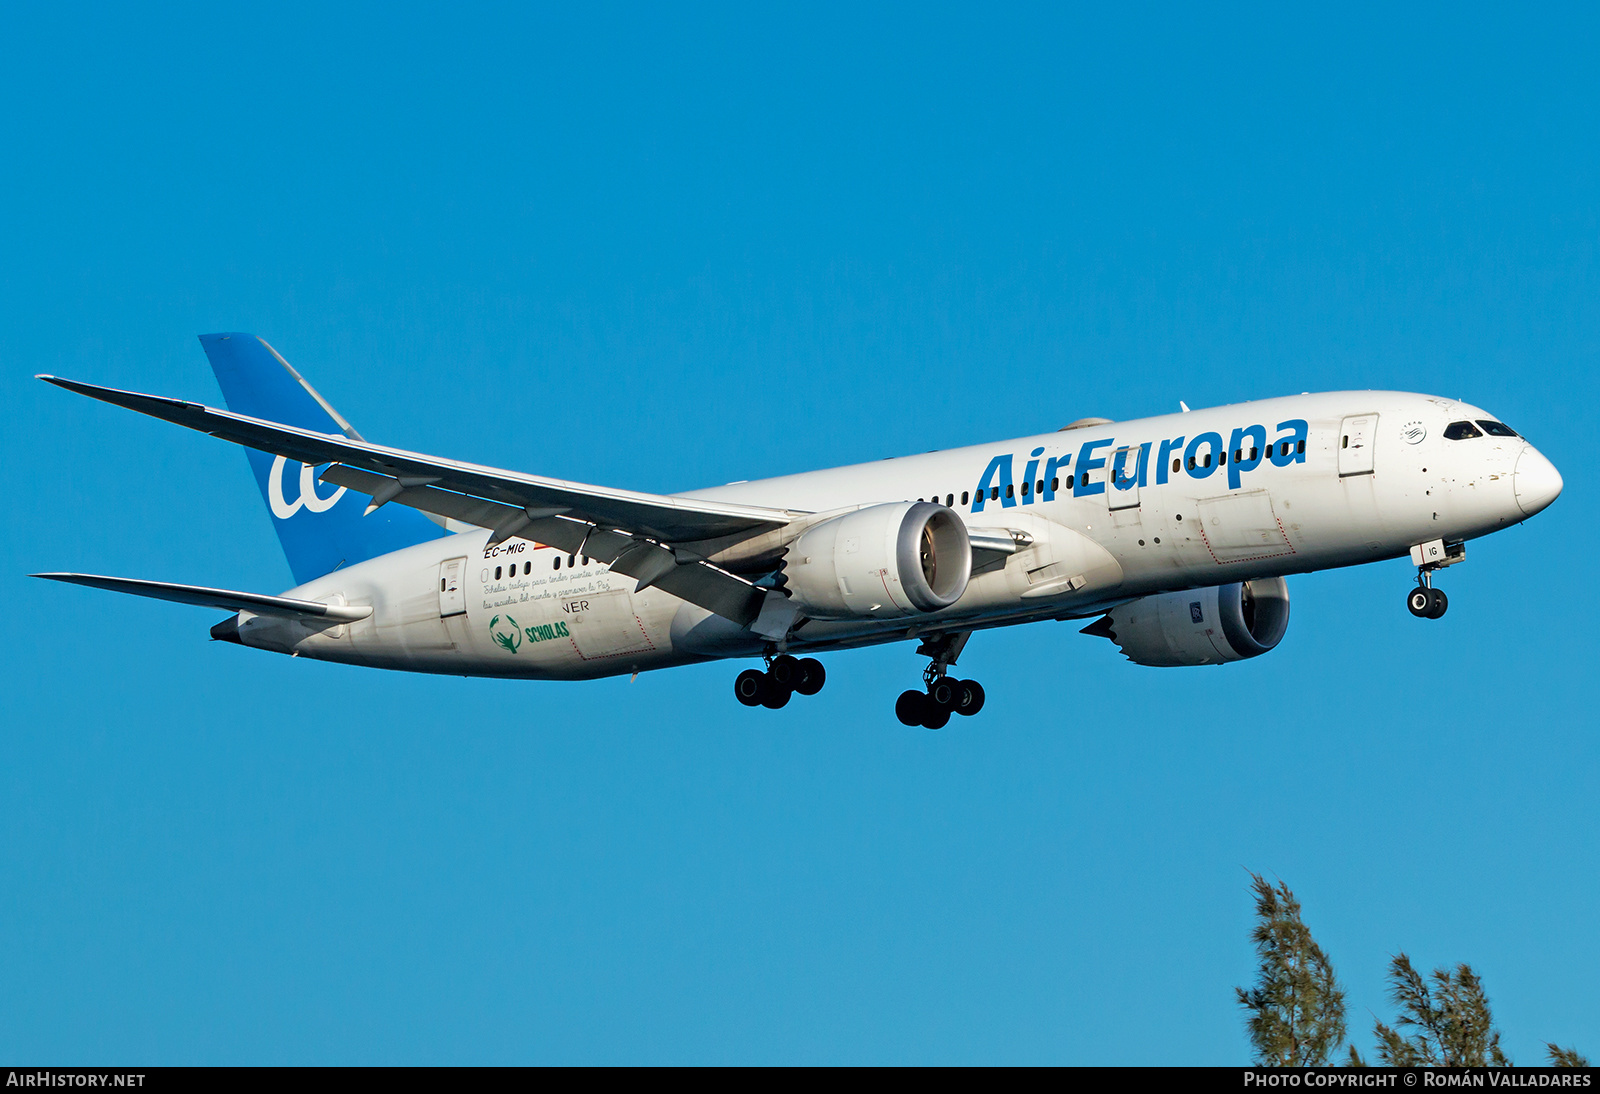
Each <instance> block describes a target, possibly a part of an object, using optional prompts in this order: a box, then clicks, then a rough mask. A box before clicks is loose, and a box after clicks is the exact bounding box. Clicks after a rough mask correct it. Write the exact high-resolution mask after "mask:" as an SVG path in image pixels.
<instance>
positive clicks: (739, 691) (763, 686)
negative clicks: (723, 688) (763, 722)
mask: <svg viewBox="0 0 1600 1094" xmlns="http://www.w3.org/2000/svg"><path fill="white" fill-rule="evenodd" d="M766 690H767V674H766V673H764V672H762V671H761V670H760V669H745V670H744V671H743V672H741V673H740V674H739V675H738V676H736V677H734V679H733V694H734V696H735V697H736V698H737V699H738V700H739V702H741V703H743V704H744V705H745V706H747V707H758V706H760V705H761V698H762V696H763V695H764V694H765V693H766Z"/></svg>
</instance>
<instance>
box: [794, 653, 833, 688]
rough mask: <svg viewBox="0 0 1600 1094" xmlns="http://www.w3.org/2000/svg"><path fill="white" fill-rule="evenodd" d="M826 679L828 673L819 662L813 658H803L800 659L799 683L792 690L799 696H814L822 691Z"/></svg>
mask: <svg viewBox="0 0 1600 1094" xmlns="http://www.w3.org/2000/svg"><path fill="white" fill-rule="evenodd" d="M827 679H828V673H827V670H826V669H824V668H823V667H822V662H821V661H818V660H817V659H816V658H815V657H803V658H801V659H800V682H799V683H797V684H795V686H794V690H796V691H798V692H799V693H800V694H801V695H815V694H816V693H817V692H819V691H821V690H822V685H823V684H824V683H825V682H827Z"/></svg>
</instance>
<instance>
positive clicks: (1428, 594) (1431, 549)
mask: <svg viewBox="0 0 1600 1094" xmlns="http://www.w3.org/2000/svg"><path fill="white" fill-rule="evenodd" d="M1466 557H1467V548H1466V545H1465V544H1462V543H1446V542H1445V541H1444V540H1442V539H1436V540H1433V541H1432V542H1429V543H1419V544H1417V546H1415V547H1413V548H1411V561H1412V562H1415V563H1416V564H1417V587H1416V588H1415V589H1412V590H1411V591H1410V592H1409V593H1407V594H1406V609H1407V610H1408V611H1409V612H1410V613H1411V614H1412V615H1414V616H1416V617H1417V618H1418V619H1438V618H1439V617H1440V616H1442V615H1444V613H1445V611H1446V610H1447V609H1448V608H1449V607H1450V598H1449V597H1447V596H1445V595H1444V590H1443V589H1435V588H1434V587H1433V572H1434V571H1435V570H1442V569H1444V568H1445V567H1446V566H1454V565H1455V564H1456V563H1458V562H1462V561H1465V560H1466Z"/></svg>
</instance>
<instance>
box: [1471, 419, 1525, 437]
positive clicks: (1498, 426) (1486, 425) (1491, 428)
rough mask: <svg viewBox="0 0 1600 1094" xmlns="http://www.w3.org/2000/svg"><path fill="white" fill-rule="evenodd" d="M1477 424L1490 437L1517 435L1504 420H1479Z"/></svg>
mask: <svg viewBox="0 0 1600 1094" xmlns="http://www.w3.org/2000/svg"><path fill="white" fill-rule="evenodd" d="M1478 424H1479V425H1481V426H1483V431H1484V432H1485V433H1487V434H1489V436H1491V437H1515V436H1516V435H1517V431H1516V430H1515V429H1512V428H1511V427H1510V426H1508V425H1506V423H1505V422H1484V421H1480V422H1479V423H1478Z"/></svg>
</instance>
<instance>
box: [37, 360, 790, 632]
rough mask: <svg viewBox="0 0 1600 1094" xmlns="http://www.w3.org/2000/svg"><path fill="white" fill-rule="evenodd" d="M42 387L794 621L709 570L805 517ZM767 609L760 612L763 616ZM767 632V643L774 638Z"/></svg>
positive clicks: (747, 587)
mask: <svg viewBox="0 0 1600 1094" xmlns="http://www.w3.org/2000/svg"><path fill="white" fill-rule="evenodd" d="M39 379H41V380H44V381H45V382H46V383H50V384H54V385H55V386H57V387H60V388H65V389H66V390H68V391H74V392H77V393H78V394H80V395H87V396H89V397H90V398H93V399H99V400H101V401H102V402H107V403H111V404H113V405H116V406H120V407H125V408H127V409H129V410H135V411H138V412H139V413H141V414H148V415H150V416H151V417H153V418H160V419H162V420H163V421H168V422H173V423H175V424H177V425H181V426H185V427H186V428H189V429H194V430H197V431H199V432H201V433H208V434H210V435H211V436H213V437H220V438H222V439H223V440H225V441H231V442H233V443H234V444H239V445H244V446H246V447H248V448H255V449H259V450H260V451H263V452H271V453H273V454H274V455H279V456H283V457H285V458H287V459H292V460H298V461H300V462H301V463H304V464H307V465H311V466H314V465H317V464H335V465H338V466H334V467H330V468H329V469H328V470H327V471H326V472H324V473H323V475H322V478H323V479H324V480H325V481H327V482H331V483H335V484H337V485H340V486H346V487H349V488H350V489H352V490H357V491H360V492H362V493H365V494H369V495H370V496H371V497H372V499H373V507H377V506H379V505H384V504H387V503H388V502H391V501H397V502H399V503H400V504H402V505H408V506H411V507H413V508H416V509H421V510H423V511H425V512H429V513H434V514H436V515H439V516H445V517H454V518H455V519H457V520H461V521H466V522H468V523H470V524H476V525H478V526H480V527H484V528H491V529H493V535H492V537H491V542H499V541H500V540H503V539H507V538H509V537H511V536H521V537H523V538H526V539H536V540H538V541H539V542H541V543H548V544H550V545H552V546H555V547H559V548H561V549H562V550H564V551H567V552H568V553H571V554H577V553H582V554H585V555H588V556H589V557H590V558H597V559H599V560H600V561H602V562H606V563H609V564H610V565H611V568H612V569H613V570H615V571H616V572H618V573H621V574H625V575H627V576H628V577H632V578H636V579H637V580H638V582H639V584H638V586H637V588H638V589H643V588H645V587H647V586H650V585H656V586H659V587H660V588H662V589H664V590H665V591H667V592H669V593H671V594H673V595H674V596H677V597H680V598H682V599H684V600H687V601H689V602H690V603H692V604H698V605H700V606H701V607H703V608H705V609H706V610H708V611H711V612H715V613H716V614H717V615H720V616H723V617H725V618H728V619H731V620H733V621H734V622H736V623H739V624H740V625H742V626H751V625H755V627H756V629H757V631H758V633H762V634H767V635H768V636H769V637H781V636H782V631H783V630H786V629H787V626H788V622H789V621H792V619H793V616H794V613H793V612H792V611H785V610H783V609H784V608H785V607H786V605H783V604H776V603H774V604H768V603H767V601H768V598H769V597H775V598H777V599H778V600H780V601H781V600H786V598H784V597H783V596H782V594H780V593H774V592H772V591H771V590H768V589H763V588H761V587H758V586H756V585H754V584H752V583H751V582H749V581H747V580H745V579H744V578H742V577H739V576H737V575H735V574H732V573H729V572H727V571H726V570H723V569H721V568H719V567H717V566H714V565H712V564H711V563H710V562H708V561H707V558H708V556H710V555H712V554H714V553H716V552H717V551H719V550H723V549H725V548H727V547H728V546H730V545H732V544H736V543H740V542H743V541H746V540H752V539H757V538H759V537H770V536H772V535H773V534H777V535H778V536H779V537H781V536H782V535H783V532H784V530H785V529H787V528H788V526H789V525H791V524H794V523H796V522H803V521H804V520H805V518H806V517H808V516H810V514H807V513H803V512H796V511H793V510H788V509H772V508H766V507H763V506H755V505H738V504H733V503H727V502H714V501H705V500H699V499H692V498H677V497H670V496H667V495H662V494H645V493H639V492H637V491H631V490H612V489H608V488H606V487H599V486H589V485H586V484H583V483H574V482H565V481H563V480H560V479H549V478H543V477H540V476H536V475H524V474H521V473H520V472H516V471H505V470H501V469H499V468H494V467H484V466H481V465H478V464H471V463H462V462H459V461H456V460H444V459H439V458H438V457H435V456H427V455H423V454H420V453H416V452H408V451H405V450H404V449H399V448H388V447H385V446H383V445H375V444H371V443H368V442H367V441H364V440H360V439H356V438H352V437H348V436H344V435H333V434H327V433H318V432H315V431H313V430H309V429H298V428H295V427H293V426H286V425H279V424H277V423H275V422H268V421H263V420H262V419H260V418H251V417H249V416H247V415H244V414H234V413H232V412H230V411H226V410H217V409H215V408H213V407H208V406H203V405H201V404H199V403H190V402H185V401H183V400H181V399H168V398H163V397H161V396H157V395H143V394H140V393H138V392H133V391H119V390H117V389H116V388H108V387H100V386H98V385H96V384H85V383H81V382H79V381H76V380H64V379H61V378H60V377H56V376H40V377H39ZM763 609H765V611H764V610H763ZM774 632H776V633H774Z"/></svg>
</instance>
